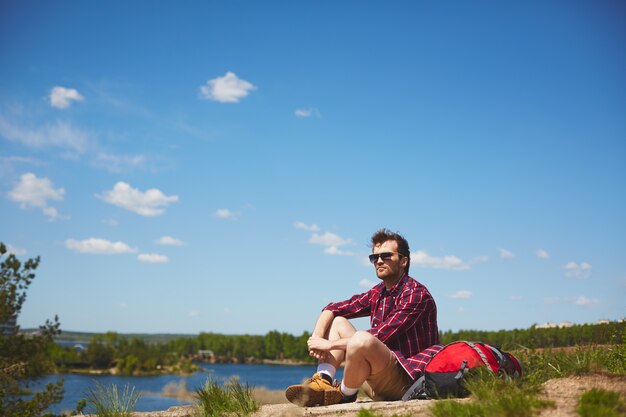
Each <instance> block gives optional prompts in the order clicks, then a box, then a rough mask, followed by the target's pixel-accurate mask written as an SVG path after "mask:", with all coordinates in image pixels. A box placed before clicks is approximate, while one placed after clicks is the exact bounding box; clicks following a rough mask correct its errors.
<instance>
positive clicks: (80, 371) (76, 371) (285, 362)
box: [54, 359, 315, 377]
mask: <svg viewBox="0 0 626 417" xmlns="http://www.w3.org/2000/svg"><path fill="white" fill-rule="evenodd" d="M196 363H198V364H209V365H272V366H315V364H314V363H312V362H306V361H297V360H290V359H262V360H261V361H260V362H243V363H242V362H216V363H210V362H202V361H199V362H196ZM196 372H205V370H204V368H203V367H202V366H199V365H198V366H197V369H195V370H194V371H193V372H176V371H174V370H172V369H163V370H155V371H153V372H136V373H133V374H121V373H119V372H118V370H117V368H110V369H84V368H69V369H65V370H62V371H60V370H57V371H56V372H54V374H56V375H62V374H73V375H118V376H137V377H142V376H157V375H177V376H189V375H192V374H194V373H196Z"/></svg>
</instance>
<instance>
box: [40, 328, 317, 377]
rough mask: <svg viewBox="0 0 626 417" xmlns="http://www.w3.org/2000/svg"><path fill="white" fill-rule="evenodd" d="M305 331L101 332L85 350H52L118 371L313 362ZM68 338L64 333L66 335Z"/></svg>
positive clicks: (68, 360) (86, 365)
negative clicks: (160, 335)
mask: <svg viewBox="0 0 626 417" xmlns="http://www.w3.org/2000/svg"><path fill="white" fill-rule="evenodd" d="M309 336H310V334H309V333H307V332H304V333H303V334H302V335H300V336H293V335H291V334H289V333H281V332H278V331H271V332H269V333H267V334H266V335H265V336H256V335H223V334H217V333H200V334H199V335H198V336H195V337H179V338H176V339H173V340H170V341H167V342H162V343H156V342H149V341H146V340H144V339H142V338H139V337H128V336H124V335H120V334H118V333H115V332H108V333H106V334H99V335H95V336H93V337H92V338H91V340H90V341H89V344H88V345H87V348H86V349H85V350H77V349H74V348H71V347H61V346H60V345H55V346H53V347H51V351H50V355H51V356H52V357H53V358H54V361H55V363H56V366H57V369H58V370H59V371H61V372H63V371H69V370H73V371H80V370H84V371H88V370H100V371H107V372H108V371H112V372H115V373H118V374H123V375H145V374H152V373H164V372H168V373H169V372H173V373H189V372H193V371H194V370H196V369H198V368H197V365H195V362H196V361H200V360H206V361H209V360H210V361H213V362H228V363H244V362H245V363H257V362H261V361H263V360H268V359H269V360H285V361H298V362H300V361H301V362H312V359H311V358H310V357H309V356H308V351H307V346H306V341H307V339H308V338H309ZM61 338H62V336H61Z"/></svg>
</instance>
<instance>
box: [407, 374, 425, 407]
mask: <svg viewBox="0 0 626 417" xmlns="http://www.w3.org/2000/svg"><path fill="white" fill-rule="evenodd" d="M424 384H425V382H424V375H422V376H420V377H419V378H417V380H416V381H415V382H414V383H413V385H411V386H410V387H409V389H408V390H406V392H405V393H404V395H403V396H402V401H408V400H414V399H416V398H418V397H420V398H426V393H425V392H424Z"/></svg>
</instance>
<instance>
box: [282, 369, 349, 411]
mask: <svg viewBox="0 0 626 417" xmlns="http://www.w3.org/2000/svg"><path fill="white" fill-rule="evenodd" d="M331 381H332V379H331V378H330V376H328V375H326V374H321V373H319V372H318V373H316V374H315V375H313V376H312V377H311V378H309V379H307V380H306V381H305V382H303V383H302V384H298V385H292V386H290V387H288V388H287V390H286V391H285V397H287V399H288V400H289V401H290V402H292V403H294V404H296V405H299V406H301V407H314V406H317V405H333V404H339V403H340V402H344V401H343V400H344V395H343V394H342V393H341V388H340V387H339V384H337V382H336V381H335V383H334V384H333V383H332V382H331ZM351 397H354V398H351ZM345 400H348V401H346V402H352V401H354V400H356V395H354V396H352V395H351V396H350V397H346V398H345ZM350 400H351V401H350Z"/></svg>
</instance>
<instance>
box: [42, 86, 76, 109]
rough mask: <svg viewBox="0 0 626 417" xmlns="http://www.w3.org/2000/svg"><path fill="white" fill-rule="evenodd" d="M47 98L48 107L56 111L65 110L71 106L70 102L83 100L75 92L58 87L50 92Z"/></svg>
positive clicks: (71, 89)
mask: <svg viewBox="0 0 626 417" xmlns="http://www.w3.org/2000/svg"><path fill="white" fill-rule="evenodd" d="M49 97H50V105H51V106H52V107H56V108H57V109H66V108H68V107H69V106H70V105H71V104H72V101H83V100H84V97H83V96H81V95H80V93H79V92H78V91H77V90H75V89H73V88H65V87H58V86H57V87H54V88H53V89H52V91H50V96H49Z"/></svg>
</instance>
